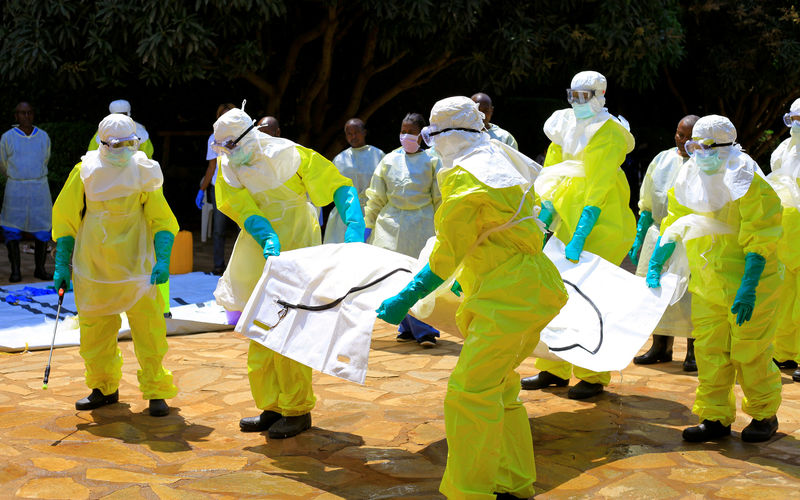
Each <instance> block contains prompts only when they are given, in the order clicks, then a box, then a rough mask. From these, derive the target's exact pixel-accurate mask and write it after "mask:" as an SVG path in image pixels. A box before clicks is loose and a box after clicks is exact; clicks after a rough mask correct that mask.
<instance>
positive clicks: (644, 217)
mask: <svg viewBox="0 0 800 500" xmlns="http://www.w3.org/2000/svg"><path fill="white" fill-rule="evenodd" d="M651 225H653V214H652V213H650V212H649V211H647V210H643V211H642V213H641V214H639V223H638V224H636V239H635V240H633V247H631V251H630V252H628V257H630V259H631V262H633V263H634V264H635V265H638V264H639V252H640V251H641V250H642V244H643V243H644V237H645V235H646V234H647V230H648V229H650V226H651Z"/></svg>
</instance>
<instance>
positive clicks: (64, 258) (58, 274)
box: [53, 236, 75, 291]
mask: <svg viewBox="0 0 800 500" xmlns="http://www.w3.org/2000/svg"><path fill="white" fill-rule="evenodd" d="M73 250H75V238H73V237H72V236H62V237H61V238H59V239H58V241H56V268H55V272H54V273H53V284H54V285H55V287H56V290H58V289H59V288H63V289H64V290H65V291H66V290H72V283H71V282H70V281H71V280H72V271H71V270H70V264H71V263H72V252H73Z"/></svg>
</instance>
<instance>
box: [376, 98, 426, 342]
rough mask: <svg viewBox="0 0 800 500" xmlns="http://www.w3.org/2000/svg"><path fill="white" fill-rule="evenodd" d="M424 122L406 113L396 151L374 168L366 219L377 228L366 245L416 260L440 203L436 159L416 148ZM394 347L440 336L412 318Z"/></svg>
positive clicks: (401, 328)
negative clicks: (401, 343) (397, 344)
mask: <svg viewBox="0 0 800 500" xmlns="http://www.w3.org/2000/svg"><path fill="white" fill-rule="evenodd" d="M423 127H425V118H424V117H423V116H422V115H420V114H419V113H409V114H407V115H406V117H405V118H403V121H402V123H401V124H400V145H401V146H400V147H399V148H397V149H395V150H394V151H392V152H390V153H389V154H387V155H386V156H384V157H383V159H382V160H381V161H380V163H378V166H377V167H375V171H374V173H373V174H372V179H371V180H370V183H369V187H368V188H367V205H366V209H365V211H364V219H365V221H366V224H367V228H368V229H371V228H375V229H374V230H373V231H372V237H371V238H370V240H369V242H370V243H372V244H373V245H375V246H379V247H381V248H386V249H387V250H393V251H395V252H399V253H402V254H405V255H409V256H411V257H419V254H420V252H421V251H422V249H423V248H424V247H425V243H427V241H428V238H430V237H431V236H433V235H434V234H435V230H434V227H433V214H434V212H435V211H436V209H437V208H439V204H440V203H441V201H442V195H441V193H440V192H439V185H438V184H437V182H436V172H437V171H438V170H439V167H440V166H441V161H440V160H439V158H438V157H437V156H435V155H434V154H432V153H430V152H429V151H426V150H423V149H421V148H420V143H421V142H422V138H421V137H420V132H421V131H422V129H423ZM398 332H399V333H398V335H397V341H398V342H411V341H416V342H417V343H418V344H420V345H421V346H423V347H433V346H434V345H436V337H438V336H439V331H438V330H437V329H435V328H433V327H431V326H429V325H427V324H425V323H424V322H422V321H419V320H418V319H416V318H413V317H411V316H409V317H407V318H405V319H404V320H403V321H402V322H401V323H400V328H399V330H398Z"/></svg>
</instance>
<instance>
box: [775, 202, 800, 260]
mask: <svg viewBox="0 0 800 500" xmlns="http://www.w3.org/2000/svg"><path fill="white" fill-rule="evenodd" d="M781 224H782V225H783V235H782V236H781V239H780V240H778V259H779V260H780V261H781V262H783V263H784V265H786V267H787V268H788V269H789V270H790V271H796V270H797V269H798V268H800V247H799V246H798V245H797V242H798V241H800V210H797V208H795V207H784V208H783V219H782V222H781Z"/></svg>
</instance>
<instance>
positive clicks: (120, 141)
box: [100, 135, 139, 150]
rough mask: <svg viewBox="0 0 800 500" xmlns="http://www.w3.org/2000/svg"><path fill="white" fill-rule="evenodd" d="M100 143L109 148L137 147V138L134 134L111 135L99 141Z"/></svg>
mask: <svg viewBox="0 0 800 500" xmlns="http://www.w3.org/2000/svg"><path fill="white" fill-rule="evenodd" d="M100 144H102V145H103V146H108V148H109V149H111V150H114V149H122V148H128V147H135V148H138V147H139V138H138V137H136V136H135V135H129V136H127V137H111V138H109V139H108V140H107V141H100Z"/></svg>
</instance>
